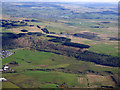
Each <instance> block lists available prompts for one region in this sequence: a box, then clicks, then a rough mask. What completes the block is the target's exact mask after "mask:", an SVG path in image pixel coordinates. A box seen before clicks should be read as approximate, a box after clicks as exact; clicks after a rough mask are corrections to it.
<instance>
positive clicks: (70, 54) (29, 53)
mask: <svg viewBox="0 0 120 90" xmlns="http://www.w3.org/2000/svg"><path fill="white" fill-rule="evenodd" d="M70 5H71V6H70ZM51 10H52V12H51ZM117 14H118V13H117V5H116V3H113V4H111V3H107V5H104V4H103V3H91V4H88V3H83V4H82V3H57V2H56V3H54V2H53V3H52V2H51V3H50V2H47V3H44V2H42V3H35V2H34V3H30V2H28V3H23V2H19V3H14V2H11V3H8V2H6V3H3V18H2V20H0V27H1V29H0V32H1V33H0V37H1V35H2V40H3V42H2V46H3V50H7V51H9V52H13V53H14V54H12V55H10V56H9V57H6V58H3V59H2V64H3V65H9V67H10V69H9V70H8V71H3V74H2V76H3V77H5V78H6V79H7V81H6V82H3V88H101V87H112V88H113V87H118V84H119V82H118V80H117V79H116V78H117V77H118V67H119V63H118V59H119V58H120V57H119V56H118V53H119V50H118V42H119V40H120V39H119V38H118V28H117V26H118V22H117ZM10 70H11V71H10Z"/></svg>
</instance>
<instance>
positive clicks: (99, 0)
mask: <svg viewBox="0 0 120 90" xmlns="http://www.w3.org/2000/svg"><path fill="white" fill-rule="evenodd" d="M119 1H120V0H2V2H119Z"/></svg>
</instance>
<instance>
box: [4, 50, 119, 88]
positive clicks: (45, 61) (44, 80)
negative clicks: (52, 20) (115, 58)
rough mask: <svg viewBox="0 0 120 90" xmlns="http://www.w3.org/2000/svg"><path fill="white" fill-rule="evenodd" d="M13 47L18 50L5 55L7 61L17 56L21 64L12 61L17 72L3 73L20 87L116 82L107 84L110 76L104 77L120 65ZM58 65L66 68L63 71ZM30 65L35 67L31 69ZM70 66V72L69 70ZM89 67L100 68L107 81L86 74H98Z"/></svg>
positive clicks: (82, 85) (99, 72)
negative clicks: (7, 55)
mask: <svg viewBox="0 0 120 90" xmlns="http://www.w3.org/2000/svg"><path fill="white" fill-rule="evenodd" d="M11 51H14V52H15V54H13V55H11V56H9V57H7V58H4V59H3V64H5V63H8V64H9V63H10V62H11V61H13V60H14V61H16V62H18V65H10V68H12V69H14V70H15V71H16V73H5V74H3V76H4V77H5V78H6V79H7V80H9V81H10V82H12V83H14V84H15V85H17V86H18V87H26V88H27V87H33V88H34V87H40V88H44V87H49V88H55V87H56V86H57V85H61V84H63V83H65V86H68V87H76V88H77V87H90V86H91V87H95V86H96V85H97V87H100V86H101V85H113V86H114V84H109V83H108V84H107V80H106V79H104V78H106V76H109V73H107V72H106V71H109V72H112V73H113V74H117V73H118V69H117V68H114V67H108V66H103V65H97V64H94V63H91V62H84V61H77V60H76V59H74V58H69V57H66V56H62V55H57V54H53V53H49V52H39V51H36V52H35V51H30V50H26V49H16V50H11ZM33 53H34V54H33ZM23 59H24V60H23ZM53 59H54V60H53ZM58 68H64V69H61V70H62V71H59V69H58ZM28 69H33V70H32V71H31V70H28ZM39 69H51V71H40V70H39ZM52 69H55V70H56V71H52ZM67 70H69V71H70V72H66V71H67ZM89 70H90V71H94V73H96V72H97V73H98V74H102V75H104V76H101V75H100V79H103V81H104V83H103V82H101V81H100V80H99V81H96V80H94V81H93V80H92V77H90V76H89V75H88V76H86V75H87V74H85V73H90V74H94V73H91V72H88V71H89ZM78 72H82V73H83V74H79V73H78ZM102 77H103V78H102ZM21 78H22V79H21ZM87 79H88V80H87ZM91 80H92V81H91ZM109 80H110V83H114V82H113V81H112V80H111V79H110V78H109ZM91 82H92V83H91ZM105 82H106V83H105ZM88 83H89V84H88ZM98 83H99V85H98ZM3 87H5V85H3Z"/></svg>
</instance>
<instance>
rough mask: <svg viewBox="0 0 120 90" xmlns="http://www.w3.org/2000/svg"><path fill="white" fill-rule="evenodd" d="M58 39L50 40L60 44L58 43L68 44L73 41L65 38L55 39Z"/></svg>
mask: <svg viewBox="0 0 120 90" xmlns="http://www.w3.org/2000/svg"><path fill="white" fill-rule="evenodd" d="M55 38H56V39H50V40H49V41H52V42H58V43H65V42H66V43H67V42H70V41H71V39H68V38H65V37H55Z"/></svg>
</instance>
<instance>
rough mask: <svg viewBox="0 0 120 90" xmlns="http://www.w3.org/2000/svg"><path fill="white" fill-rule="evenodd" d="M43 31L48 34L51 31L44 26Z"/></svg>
mask: <svg viewBox="0 0 120 90" xmlns="http://www.w3.org/2000/svg"><path fill="white" fill-rule="evenodd" d="M41 30H42V31H43V32H45V33H46V34H49V31H48V30H47V28H43V29H41Z"/></svg>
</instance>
